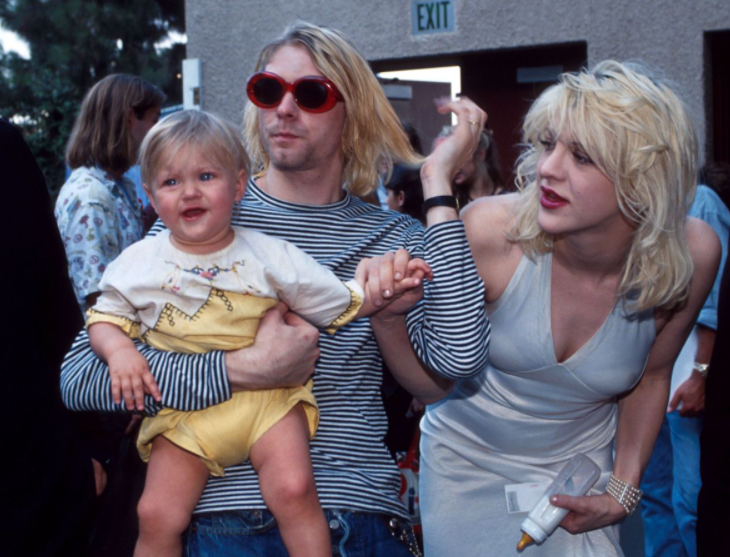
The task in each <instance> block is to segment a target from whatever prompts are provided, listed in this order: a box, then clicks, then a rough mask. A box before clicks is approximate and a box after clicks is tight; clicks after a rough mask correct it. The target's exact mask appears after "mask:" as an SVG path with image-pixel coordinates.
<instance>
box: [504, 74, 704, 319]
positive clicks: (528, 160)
mask: <svg viewBox="0 0 730 557" xmlns="http://www.w3.org/2000/svg"><path fill="white" fill-rule="evenodd" d="M564 128H565V129H568V130H569V132H570V134H571V136H572V138H573V139H574V140H575V141H576V142H578V143H579V144H580V145H581V146H582V147H583V149H584V150H585V152H586V154H587V155H588V156H589V157H590V158H591V159H592V160H593V162H594V164H595V165H596V166H597V167H598V169H599V170H600V171H601V172H603V173H604V174H605V175H606V176H607V177H608V178H609V179H610V180H611V181H612V182H613V184H614V187H615V188H616V197H617V200H618V205H619V208H620V210H621V212H622V213H623V214H624V215H625V216H626V218H627V219H629V221H630V222H632V223H634V225H635V226H636V231H635V233H634V235H633V241H632V244H631V247H630V249H629V253H628V257H627V259H626V262H625V263H624V266H623V271H622V275H621V280H620V284H619V290H618V293H619V295H620V296H622V297H624V298H626V299H628V300H630V307H631V308H632V309H633V310H635V311H641V310H644V309H648V308H652V307H656V308H660V309H663V310H673V309H676V308H677V307H680V306H681V305H682V304H683V303H684V302H685V301H686V299H687V296H688V295H689V283H690V279H691V278H692V270H693V267H692V259H691V256H690V252H689V248H688V246H687V241H686V237H685V221H686V217H687V212H688V210H689V206H690V204H691V202H692V199H693V197H694V191H695V185H696V159H697V155H696V152H697V140H696V136H695V133H694V129H693V126H692V122H691V120H690V117H689V115H688V113H687V110H686V109H685V107H684V105H683V104H682V102H681V101H680V100H679V98H678V97H677V96H676V95H675V94H674V93H673V92H672V91H671V90H670V89H669V88H668V87H667V85H665V84H664V83H662V82H659V81H658V80H656V79H653V78H652V77H650V76H649V74H648V73H647V72H646V70H644V69H642V68H639V67H638V66H635V65H633V64H627V63H619V62H615V61H611V60H609V61H604V62H601V63H600V64H598V65H596V66H595V67H594V68H593V69H592V70H583V71H581V72H579V73H575V74H573V73H566V74H563V75H562V76H561V78H560V81H559V83H557V84H556V85H553V86H552V87H550V88H549V89H547V90H546V91H545V92H544V93H543V94H542V95H540V97H539V98H538V99H537V100H536V101H535V103H534V104H533V105H532V107H531V108H530V110H529V112H528V113H527V116H526V117H525V122H524V125H523V140H524V144H525V146H524V152H523V154H522V156H521V157H520V160H519V163H518V167H517V185H518V187H519V189H520V197H519V198H518V202H517V208H516V214H515V218H514V220H513V221H512V226H511V229H510V230H509V234H508V235H509V237H510V239H511V240H513V241H516V242H519V243H520V245H521V246H522V248H523V250H524V251H525V253H526V254H527V255H528V256H530V257H534V256H535V255H537V254H541V253H546V252H548V251H551V250H552V245H553V237H552V236H551V235H550V234H547V233H545V232H543V231H542V230H541V229H540V227H539V225H538V222H537V213H538V207H539V198H540V189H539V187H538V183H537V176H536V168H537V162H538V159H539V158H540V156H541V155H542V153H543V151H544V147H543V145H542V144H541V141H540V140H541V138H542V137H543V136H544V134H545V133H546V131H548V130H549V131H550V134H552V135H553V137H557V136H558V135H559V134H560V133H561V130H562V129H564Z"/></svg>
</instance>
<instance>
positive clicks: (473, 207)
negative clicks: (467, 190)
mask: <svg viewBox="0 0 730 557" xmlns="http://www.w3.org/2000/svg"><path fill="white" fill-rule="evenodd" d="M517 199H518V195H517V194H505V195H497V196H491V197H480V198H479V199H477V200H475V201H473V202H471V203H469V205H467V206H466V207H465V208H464V209H463V210H462V211H461V214H460V216H461V219H462V220H463V221H464V226H465V228H466V232H467V235H468V237H469V242H470V243H471V244H472V246H475V245H476V246H478V247H484V248H487V249H505V248H508V247H511V246H513V245H514V243H513V242H510V241H509V239H508V236H507V233H508V231H509V228H510V224H511V222H512V219H513V217H514V211H515V208H516V205H517Z"/></svg>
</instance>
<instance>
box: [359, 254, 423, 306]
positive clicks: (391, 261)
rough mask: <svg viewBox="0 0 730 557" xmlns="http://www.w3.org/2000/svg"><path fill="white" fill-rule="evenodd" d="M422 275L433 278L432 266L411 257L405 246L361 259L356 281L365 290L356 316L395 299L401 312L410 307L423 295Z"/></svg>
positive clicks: (391, 302)
mask: <svg viewBox="0 0 730 557" xmlns="http://www.w3.org/2000/svg"><path fill="white" fill-rule="evenodd" d="M424 278H425V279H427V280H431V279H432V278H433V273H432V272H431V267H430V266H429V265H428V263H426V262H425V261H424V260H423V259H420V258H414V259H411V255H410V253H408V251H406V250H404V249H399V250H398V251H397V252H395V253H393V252H388V253H385V254H384V255H382V256H380V257H375V258H365V259H363V260H362V261H360V263H359V264H358V266H357V270H356V271H355V280H356V281H357V283H358V284H359V285H360V286H361V287H362V289H363V290H364V291H365V302H364V304H363V305H362V307H361V308H360V311H358V313H357V318H360V317H368V316H370V315H372V314H374V313H376V312H378V311H380V310H381V309H383V308H384V307H386V306H388V305H391V304H393V303H394V302H395V301H396V300H398V302H397V305H398V306H401V307H402V310H401V311H405V310H406V309H409V308H411V307H413V306H414V305H415V304H416V303H417V302H418V301H419V300H420V299H421V297H422V296H423V279H424Z"/></svg>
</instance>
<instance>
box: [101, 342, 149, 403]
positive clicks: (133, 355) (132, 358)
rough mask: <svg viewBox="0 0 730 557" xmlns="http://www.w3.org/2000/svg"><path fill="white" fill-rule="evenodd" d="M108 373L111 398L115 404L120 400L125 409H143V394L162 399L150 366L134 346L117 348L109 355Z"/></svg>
mask: <svg viewBox="0 0 730 557" xmlns="http://www.w3.org/2000/svg"><path fill="white" fill-rule="evenodd" d="M107 363H108V365H109V375H110V376H111V381H112V398H113V399H114V402H115V403H116V404H120V403H121V402H122V398H124V404H125V406H126V408H127V410H134V409H135V402H136V409H137V410H138V411H140V412H141V411H142V410H144V394H145V393H147V394H149V395H152V397H153V398H154V399H155V400H156V401H158V402H159V401H160V400H162V395H161V394H160V389H159V388H158V387H157V382H156V381H155V378H154V377H152V374H151V373H150V367H149V364H148V363H147V360H146V359H145V357H144V356H142V354H140V353H139V352H138V351H137V348H136V347H134V346H130V347H124V348H119V349H118V350H115V351H114V352H113V353H112V354H110V355H109V358H108V361H107Z"/></svg>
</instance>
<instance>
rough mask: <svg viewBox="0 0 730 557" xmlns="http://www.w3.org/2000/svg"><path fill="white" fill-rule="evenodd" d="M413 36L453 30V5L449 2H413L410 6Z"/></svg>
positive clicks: (443, 0) (445, 0)
mask: <svg viewBox="0 0 730 557" xmlns="http://www.w3.org/2000/svg"><path fill="white" fill-rule="evenodd" d="M411 5H412V6H413V10H412V12H411V13H412V17H413V34H414V35H429V34H431V33H447V32H450V31H453V30H454V22H455V19H456V18H455V15H454V3H453V2H452V1H451V0H440V1H437V2H423V1H417V0H416V1H414V2H413V3H412V4H411Z"/></svg>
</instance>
